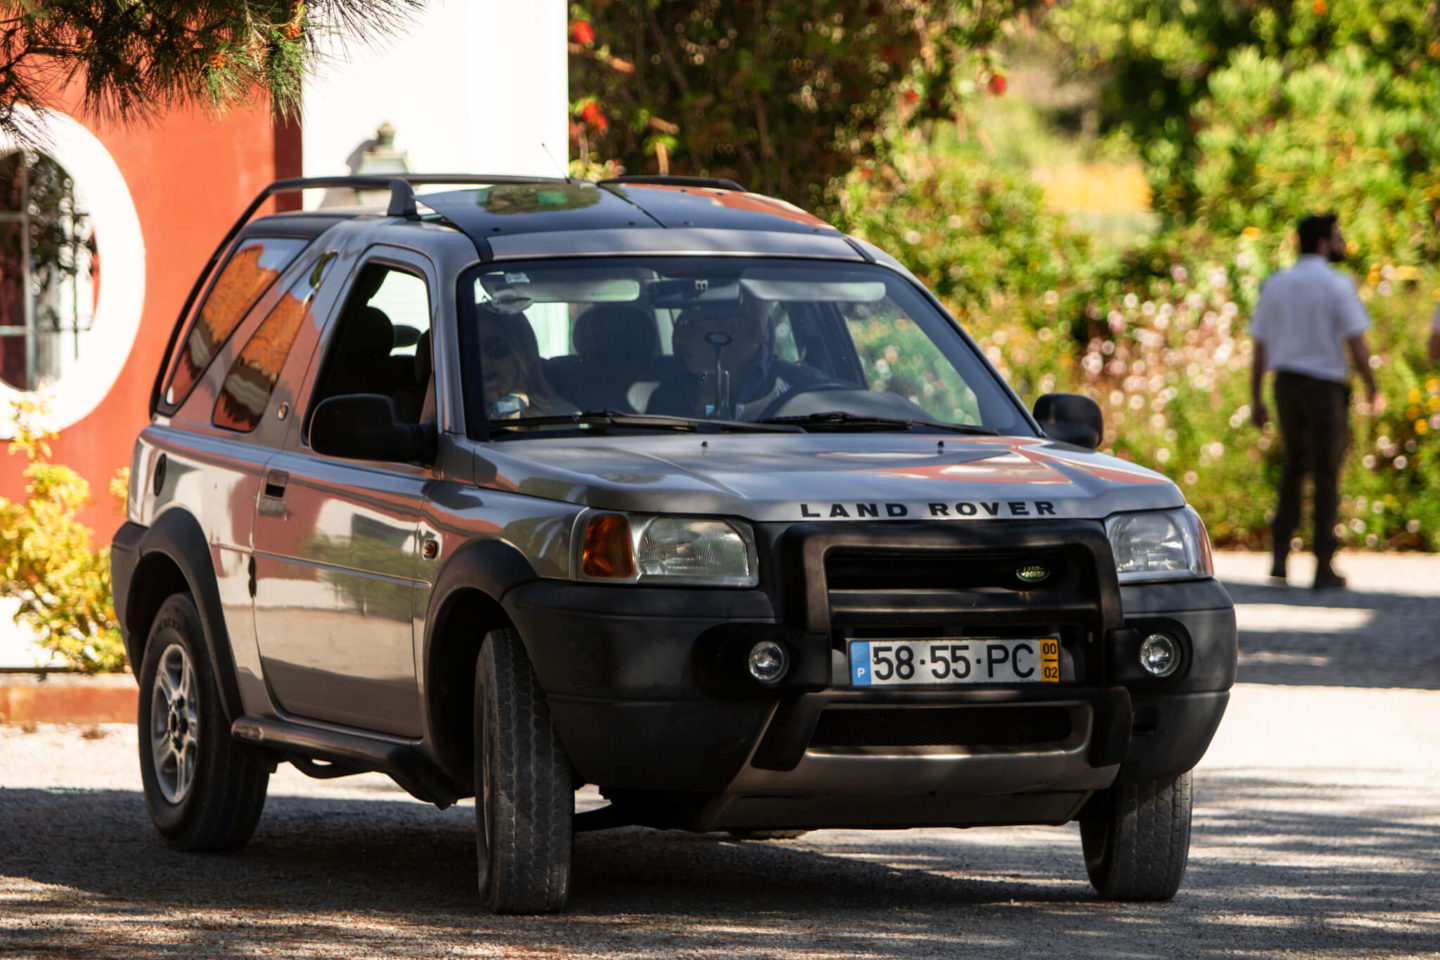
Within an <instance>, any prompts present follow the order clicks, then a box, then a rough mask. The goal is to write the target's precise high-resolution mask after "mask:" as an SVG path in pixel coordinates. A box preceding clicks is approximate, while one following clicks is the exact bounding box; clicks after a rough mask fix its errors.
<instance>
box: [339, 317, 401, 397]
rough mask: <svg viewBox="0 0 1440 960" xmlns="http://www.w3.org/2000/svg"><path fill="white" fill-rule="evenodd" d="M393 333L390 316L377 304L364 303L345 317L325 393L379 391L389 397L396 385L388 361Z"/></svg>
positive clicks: (392, 344)
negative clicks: (368, 304) (365, 304)
mask: <svg viewBox="0 0 1440 960" xmlns="http://www.w3.org/2000/svg"><path fill="white" fill-rule="evenodd" d="M394 345H395V333H394V329H393V328H392V327H391V324H390V318H389V317H388V316H387V315H386V314H385V311H384V310H381V309H380V308H378V307H371V306H365V307H361V308H360V310H359V311H357V312H356V313H354V314H353V315H351V316H350V317H349V318H347V319H346V320H345V328H344V329H343V330H341V331H340V341H339V343H338V344H336V347H335V357H334V359H333V360H332V361H331V366H330V375H329V380H328V381H327V383H326V390H325V396H327V397H334V396H339V395H341V394H346V393H382V394H385V395H386V396H393V395H394V393H395V390H396V388H397V387H398V386H399V384H398V383H396V382H395V376H394V371H393V369H392V366H391V364H390V350H391V348H392V347H393V346H394Z"/></svg>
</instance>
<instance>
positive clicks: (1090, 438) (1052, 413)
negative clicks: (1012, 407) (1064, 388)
mask: <svg viewBox="0 0 1440 960" xmlns="http://www.w3.org/2000/svg"><path fill="white" fill-rule="evenodd" d="M1035 419H1036V420H1038V421H1040V429H1041V430H1044V431H1045V436H1047V437H1049V438H1050V439H1051V440H1060V441H1062V442H1064V443H1073V444H1075V446H1077V447H1084V448H1085V449H1086V450H1095V449H1097V448H1099V446H1100V441H1101V440H1102V439H1103V438H1104V436H1105V419H1104V417H1102V416H1101V414H1100V405H1099V404H1098V403H1096V402H1095V401H1094V400H1091V399H1090V398H1089V397H1085V396H1081V395H1080V394H1078V393H1047V394H1045V396H1043V397H1041V398H1040V399H1039V400H1036V401H1035Z"/></svg>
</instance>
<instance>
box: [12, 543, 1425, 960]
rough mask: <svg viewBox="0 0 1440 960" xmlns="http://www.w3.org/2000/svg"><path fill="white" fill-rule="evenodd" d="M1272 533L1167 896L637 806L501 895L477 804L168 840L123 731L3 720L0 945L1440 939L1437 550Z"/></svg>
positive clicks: (658, 948)
mask: <svg viewBox="0 0 1440 960" xmlns="http://www.w3.org/2000/svg"><path fill="white" fill-rule="evenodd" d="M1265 560H1266V558H1264V557H1254V556H1247V555H1222V556H1221V557H1220V558H1219V564H1220V568H1221V574H1222V577H1223V578H1224V579H1225V580H1226V582H1227V585H1229V586H1230V587H1231V591H1232V595H1233V596H1234V597H1235V600H1236V602H1237V604H1238V605H1239V612H1240V617H1241V625H1242V636H1241V650H1242V653H1241V679H1242V681H1243V682H1242V683H1241V684H1240V685H1239V686H1237V687H1236V689H1235V693H1234V696H1233V699H1232V704H1231V709H1230V712H1229V714H1228V715H1227V717H1226V720H1225V723H1224V724H1223V725H1222V727H1221V729H1220V734H1219V736H1218V737H1217V739H1216V742H1215V744H1214V745H1213V746H1212V748H1211V750H1210V752H1209V754H1208V755H1207V756H1206V758H1205V760H1204V762H1203V763H1202V764H1201V766H1200V768H1199V769H1198V771H1197V774H1196V793H1197V806H1196V818H1195V828H1194V831H1195V832H1194V840H1193V845H1192V848H1191V857H1190V867H1189V872H1188V873H1187V875H1186V879H1185V885H1184V887H1183V888H1182V889H1181V891H1180V894H1179V896H1177V897H1176V898H1175V900H1174V901H1173V902H1171V903H1168V904H1147V905H1116V904H1111V903H1106V902H1103V901H1100V900H1098V899H1097V898H1096V897H1095V896H1094V895H1093V893H1092V892H1091V890H1090V888H1089V886H1088V884H1087V883H1086V880H1085V871H1084V866H1083V863H1082V861H1081V856H1080V841H1079V835H1078V831H1077V829H1076V828H1075V827H1074V826H1073V825H1071V826H1068V827H1053V828H1052V827H1026V828H1004V829H986V830H972V831H962V830H906V831H897V832H860V831H846V830H826V831H817V832H814V833H810V834H807V835H806V836H804V837H802V838H800V839H798V840H790V841H783V842H773V841H772V842H766V843H759V842H747V843H736V842H732V841H729V840H726V839H724V838H723V837H722V836H720V835H705V836H694V835H690V834H684V833H679V832H667V831H653V830H644V829H638V828H632V829H623V830H610V831H603V832H599V833H591V834H582V835H581V836H580V837H579V838H578V839H577V843H576V851H575V877H574V885H573V894H572V897H571V907H570V909H569V910H568V911H567V912H566V913H565V914H563V915H561V916H558V917H543V918H497V917H491V916H487V915H484V914H481V913H480V912H479V911H478V909H477V906H476V897H475V894H474V876H475V872H474V852H473V846H472V842H471V828H472V820H473V815H474V811H473V807H472V806H470V805H469V804H468V803H467V804H462V805H461V806H458V807H456V808H452V809H450V810H447V811H443V812H439V811H436V810H434V809H433V808H431V807H428V806H426V805H424V804H420V803H418V802H415V801H413V800H409V799H408V798H406V797H405V795H404V794H403V793H401V792H400V791H399V790H398V789H397V788H395V787H394V786H392V785H390V783H389V781H388V780H386V779H384V778H382V777H378V776H364V777H354V778H349V779H345V780H339V781H329V782H320V781H314V780H308V779H306V778H305V777H303V776H301V775H300V774H298V773H297V772H295V771H293V770H290V769H289V768H283V769H282V770H281V771H279V772H278V773H277V774H276V776H275V777H274V778H272V780H271V789H270V799H269V801H268V803H267V806H266V811H265V816H264V818H263V819H262V820H261V824H260V829H259V831H258V833H257V834H256V837H255V840H254V841H253V842H252V843H251V844H250V846H249V847H247V848H246V849H245V850H244V851H243V852H242V853H240V854H238V855H232V856H194V855H185V854H176V853H172V852H170V851H168V850H166V849H165V848H163V847H162V846H160V844H159V843H158V842H157V840H156V839H155V837H154V835H153V832H152V829H151V827H150V823H149V820H148V818H147V817H146V814H145V808H144V802H143V800H142V799H141V795H140V792H139V776H138V773H137V769H136V760H135V734H134V732H133V730H132V729H131V728H129V727H126V726H123V725H115V726H104V727H99V728H89V729H81V728H76V727H63V726H56V727H41V728H39V729H38V730H35V731H34V732H26V731H25V730H23V729H21V728H19V727H16V726H5V725H0V785H3V787H0V956H5V957H11V956H14V957H50V956H63V957H71V956H73V957H86V958H108V957H147V958H163V957H181V956H183V957H243V956H259V955H262V954H264V955H267V956H302V955H303V956H315V957H332V956H333V957H386V958H398V957H440V956H455V957H501V956H503V957H514V958H529V957H607V958H611V957H613V958H631V957H634V958H651V957H653V958H657V960H658V958H677V957H678V958H710V957H714V958H725V960H738V958H752V957H786V958H816V957H832V956H836V957H896V956H898V957H952V956H960V955H966V956H977V957H989V956H1034V955H1046V956H1065V957H1069V956H1097V957H1100V956H1103V957H1153V956H1167V957H1335V958H1351V957H1360V956H1364V957H1440V558H1433V557H1413V556H1353V557H1345V558H1342V564H1341V566H1342V567H1343V568H1344V569H1345V570H1346V572H1347V573H1349V574H1350V576H1351V583H1352V585H1354V587H1355V588H1354V589H1351V590H1347V591H1340V592H1333V593H1324V594H1314V593H1312V592H1310V591H1308V590H1304V589H1298V588H1295V587H1292V588H1289V589H1277V588H1273V587H1269V586H1265V585H1262V583H1263V574H1264V572H1265V568H1264V565H1265ZM1304 573H1306V571H1304V570H1302V569H1301V568H1300V565H1299V564H1298V563H1297V564H1296V565H1295V570H1294V573H1293V575H1292V581H1293V582H1295V583H1297V584H1298V583H1300V582H1302V577H1303V574H1304ZM580 799H581V804H582V806H585V805H590V804H594V803H596V802H597V798H595V797H594V796H593V795H592V794H589V793H582V795H581V798H580Z"/></svg>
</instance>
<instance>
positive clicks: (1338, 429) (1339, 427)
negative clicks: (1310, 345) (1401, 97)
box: [1271, 371, 1350, 571]
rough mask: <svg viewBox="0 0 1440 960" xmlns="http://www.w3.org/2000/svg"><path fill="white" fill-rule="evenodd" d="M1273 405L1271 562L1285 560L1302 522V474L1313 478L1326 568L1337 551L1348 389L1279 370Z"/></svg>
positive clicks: (1320, 560) (1319, 548)
mask: <svg viewBox="0 0 1440 960" xmlns="http://www.w3.org/2000/svg"><path fill="white" fill-rule="evenodd" d="M1275 408H1276V414H1277V415H1278V417H1279V420H1280V440H1281V442H1282V443H1283V444H1284V453H1285V470H1284V472H1283V473H1282V474H1281V475H1280V503H1279V505H1278V506H1276V508H1275V521H1274V523H1273V524H1272V527H1271V529H1272V531H1273V533H1274V538H1275V539H1274V551H1275V566H1276V567H1277V568H1279V567H1280V566H1282V565H1283V564H1284V562H1285V554H1286V553H1287V552H1288V551H1289V549H1290V537H1291V536H1292V535H1293V534H1294V533H1295V528H1296V526H1298V525H1299V523H1300V501H1301V498H1302V496H1303V493H1304V491H1303V485H1304V482H1305V475H1306V474H1310V475H1311V476H1313V477H1314V478H1315V561H1316V564H1317V569H1318V570H1322V571H1323V570H1328V569H1329V568H1330V558H1331V557H1332V556H1333V555H1334V554H1335V542H1336V541H1335V515H1336V512H1337V510H1338V509H1339V504H1340V489H1339V486H1340V463H1341V461H1342V460H1344V458H1345V448H1346V447H1347V446H1348V445H1349V443H1350V388H1349V387H1348V386H1346V385H1345V384H1341V383H1334V382H1332V381H1330V380H1317V379H1315V378H1314V377H1307V376H1304V375H1303V374H1299V373H1286V372H1284V371H1281V372H1280V373H1279V374H1278V375H1277V376H1276V378H1275Z"/></svg>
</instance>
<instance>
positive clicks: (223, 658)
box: [111, 508, 245, 723]
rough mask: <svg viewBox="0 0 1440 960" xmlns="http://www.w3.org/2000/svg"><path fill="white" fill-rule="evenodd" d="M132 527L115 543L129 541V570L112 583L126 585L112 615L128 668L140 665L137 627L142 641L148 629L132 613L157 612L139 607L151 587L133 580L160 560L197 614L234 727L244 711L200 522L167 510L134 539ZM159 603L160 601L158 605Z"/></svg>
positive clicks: (223, 705) (142, 580)
mask: <svg viewBox="0 0 1440 960" xmlns="http://www.w3.org/2000/svg"><path fill="white" fill-rule="evenodd" d="M134 526H136V525H134V524H129V523H127V524H126V525H125V526H124V527H122V528H121V530H120V532H118V533H117V534H116V537H115V539H116V542H117V544H119V543H120V542H121V541H122V539H124V540H129V539H132V538H133V540H134V560H133V566H132V567H131V568H130V569H129V570H128V571H124V572H123V573H122V574H121V575H120V576H116V577H115V578H114V579H115V580H116V581H119V580H121V579H122V578H123V580H124V581H125V587H124V590H123V595H124V600H123V602H122V601H120V598H119V596H118V594H120V593H121V591H118V590H117V591H116V593H117V597H116V600H117V603H116V615H117V616H118V617H120V618H121V624H122V635H123V636H124V638H125V648H126V649H125V652H126V655H127V656H129V657H130V663H131V664H132V665H138V664H139V663H140V658H141V657H143V656H144V644H145V641H146V639H147V637H146V636H144V635H141V633H140V631H138V630H137V629H136V627H141V628H143V630H144V633H145V634H147V635H148V633H149V627H150V624H148V623H146V624H136V623H135V622H134V621H135V618H136V615H137V613H138V612H139V611H143V610H147V609H148V610H150V611H151V612H152V613H153V611H154V610H158V609H159V605H158V604H142V603H140V602H138V601H140V600H142V599H143V598H144V597H145V596H146V595H147V591H148V590H149V589H150V586H149V584H148V583H147V578H146V577H144V576H137V575H136V574H140V573H143V572H144V570H145V569H146V565H147V561H149V562H152V563H153V562H154V561H155V560H156V559H157V558H160V557H163V558H165V559H166V560H168V561H169V563H170V564H172V565H173V566H174V567H175V569H177V570H178V571H179V572H180V576H181V578H183V580H184V581H185V586H186V587H187V588H188V590H189V591H190V596H191V597H192V598H193V599H194V601H195V608H196V610H198V611H199V613H200V624H201V629H202V630H203V631H204V633H205V652H206V653H207V654H208V655H209V657H210V663H211V665H212V666H213V667H214V670H215V686H216V687H217V688H218V689H219V691H220V706H221V709H223V710H224V712H225V719H226V720H228V721H230V722H232V723H233V722H234V721H235V720H236V719H238V718H239V717H241V716H243V715H244V713H245V711H244V710H243V709H242V707H241V700H240V685H239V682H238V680H237V678H236V671H235V658H234V654H233V653H232V651H231V649H230V635H229V633H228V631H226V629H225V619H224V617H223V616H222V614H221V605H220V588H219V586H218V584H217V583H216V580H215V564H214V561H213V560H212V559H211V556H210V544H209V542H208V541H207V540H206V538H205V533H204V531H203V530H202V529H201V528H200V522H199V521H198V520H197V519H195V517H194V516H193V515H192V514H190V513H189V512H188V511H185V510H181V509H175V508H172V509H170V510H166V511H165V512H164V513H162V514H160V515H159V516H158V517H156V518H155V522H154V523H153V524H151V525H150V527H148V528H141V529H143V531H144V532H143V533H141V534H140V535H139V536H138V537H134V531H133V530H127V528H131V527H134ZM123 549H124V548H122V550H123ZM111 556H112V565H116V564H115V560H116V558H115V551H114V549H113V548H112V554H111ZM127 560H128V558H127ZM117 566H118V565H117ZM167 596H168V594H167ZM163 599H164V598H163V597H162V598H160V600H161V601H162V602H163ZM137 676H138V674H137Z"/></svg>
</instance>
